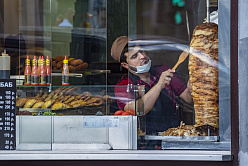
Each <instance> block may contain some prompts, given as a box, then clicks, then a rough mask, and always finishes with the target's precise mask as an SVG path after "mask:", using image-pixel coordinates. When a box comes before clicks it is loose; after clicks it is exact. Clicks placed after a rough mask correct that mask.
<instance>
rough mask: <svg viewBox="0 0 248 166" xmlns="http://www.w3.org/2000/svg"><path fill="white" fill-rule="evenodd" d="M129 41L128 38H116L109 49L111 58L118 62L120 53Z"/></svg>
mask: <svg viewBox="0 0 248 166" xmlns="http://www.w3.org/2000/svg"><path fill="white" fill-rule="evenodd" d="M130 40H131V39H130V38H129V37H128V36H120V37H118V38H117V39H116V40H115V41H114V43H113V45H112V48H111V56H112V57H113V58H114V59H115V60H117V61H118V62H120V57H121V52H122V50H123V49H124V47H125V46H126V44H127V43H128V41H130Z"/></svg>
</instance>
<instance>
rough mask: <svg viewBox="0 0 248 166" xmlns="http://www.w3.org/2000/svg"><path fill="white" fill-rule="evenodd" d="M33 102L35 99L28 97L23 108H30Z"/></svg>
mask: <svg viewBox="0 0 248 166" xmlns="http://www.w3.org/2000/svg"><path fill="white" fill-rule="evenodd" d="M35 102H36V100H35V99H28V100H27V102H26V103H25V105H24V107H23V108H31V107H32V106H33V105H34V103H35Z"/></svg>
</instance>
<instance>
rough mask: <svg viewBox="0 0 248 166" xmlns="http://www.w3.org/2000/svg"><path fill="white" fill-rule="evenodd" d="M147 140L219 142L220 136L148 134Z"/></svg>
mask: <svg viewBox="0 0 248 166" xmlns="http://www.w3.org/2000/svg"><path fill="white" fill-rule="evenodd" d="M145 140H153V141H165V142H167V141H168V142H171V141H173V142H174V141H176V142H179V141H180V142H219V140H220V137H219V136H198V137H197V136H156V135H146V136H145Z"/></svg>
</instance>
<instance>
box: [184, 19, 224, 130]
mask: <svg viewBox="0 0 248 166" xmlns="http://www.w3.org/2000/svg"><path fill="white" fill-rule="evenodd" d="M188 67H189V77H190V82H191V89H192V96H193V101H194V108H195V124H196V126H202V125H210V126H213V127H216V128H219V84H218V83H219V80H218V25H217V24H214V23H204V24H201V25H198V26H196V28H195V30H194V32H193V38H192V40H191V43H190V55H189V66H188Z"/></svg>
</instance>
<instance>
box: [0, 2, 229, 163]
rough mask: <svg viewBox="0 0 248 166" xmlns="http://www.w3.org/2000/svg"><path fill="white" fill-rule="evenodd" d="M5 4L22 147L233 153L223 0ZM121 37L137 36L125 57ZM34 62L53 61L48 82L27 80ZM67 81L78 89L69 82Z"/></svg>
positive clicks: (4, 44) (131, 38)
mask: <svg viewBox="0 0 248 166" xmlns="http://www.w3.org/2000/svg"><path fill="white" fill-rule="evenodd" d="M8 5H15V6H16V7H18V9H19V10H18V12H17V11H14V10H9V11H8V9H7V7H8ZM4 6H5V7H4V8H5V15H4V18H5V20H8V19H9V20H16V22H17V23H18V24H17V25H18V26H17V25H16V26H11V25H12V24H13V23H12V22H9V23H8V22H4V27H5V28H4V31H3V32H0V33H2V34H3V35H2V36H3V38H2V40H1V41H0V42H1V43H2V44H1V43H0V44H1V45H0V46H1V47H0V48H1V51H4V50H5V51H6V54H8V55H9V56H10V58H11V65H10V66H11V69H10V71H11V72H10V73H11V75H10V78H11V79H16V80H17V88H16V98H17V99H16V150H48V151H53V150H82V151H84V150H99V151H101V150H104V151H105V150H107V151H110V150H113V151H114V150H131V151H136V150H138V153H140V154H143V153H150V152H149V151H151V150H157V151H156V153H160V152H161V153H164V152H165V151H166V150H196V153H197V150H203V151H204V150H207V151H210V150H211V151H223V152H228V155H229V154H230V153H229V152H230V150H231V110H230V103H231V101H230V95H231V94H230V52H229V49H230V36H229V33H230V26H229V20H230V19H229V16H228V15H225V14H223V13H224V12H223V11H224V10H225V12H227V13H228V14H230V8H226V6H225V5H223V1H222V0H219V1H215V0H209V1H208V0H207V1H206V0H178V1H174V0H168V1H167V0H166V1H165V0H157V1H152V0H129V1H118V0H116V1H109V0H33V1H28V0H19V1H16V3H15V4H10V2H7V1H4ZM31 9H32V10H31ZM7 11H8V12H7ZM6 13H10V14H6ZM7 27H10V28H7ZM120 36H128V37H129V38H128V39H127V40H128V41H127V43H126V46H125V47H126V48H124V47H123V48H122V49H121V50H124V49H126V52H125V51H124V52H122V51H121V52H122V54H121V55H120V56H123V57H121V58H122V59H121V60H116V59H115V58H114V57H113V56H112V45H113V43H114V42H115V40H116V39H117V38H118V37H120ZM65 56H66V57H67V59H66V58H65ZM181 58H183V60H181ZM27 59H28V60H27ZM34 59H37V63H38V65H37V70H38V67H39V64H40V66H42V61H39V60H40V59H41V60H42V59H43V60H45V59H46V60H49V61H47V62H48V63H46V65H45V63H44V64H43V65H44V66H50V67H51V74H50V75H49V76H50V77H51V84H50V85H42V84H40V82H41V79H40V78H41V74H40V72H39V74H38V78H39V79H38V81H39V83H38V85H35V84H32V83H33V82H31V83H29V84H28V85H27V78H29V77H28V76H27V69H26V67H27V62H28V61H29V63H30V66H31V67H33V66H34V64H35V63H32V62H33V60H34ZM135 59H136V61H135ZM65 64H68V68H69V73H67V75H66V76H65V74H64V72H63V71H64V66H65ZM149 65H150V66H149ZM142 66H143V67H144V68H142ZM147 66H149V67H148V68H149V69H148V70H146V69H147V68H145V67H147ZM139 67H141V68H139ZM31 70H32V71H33V69H31ZM144 70H145V71H144ZM144 73H145V74H144ZM32 75H34V74H31V77H30V78H31V79H33V77H32ZM45 75H46V74H45ZM47 75H48V74H47ZM46 78H48V77H47V76H46ZM65 78H66V79H67V78H68V79H69V85H62V81H64V79H65ZM31 81H33V80H31ZM161 87H162V88H161ZM147 150H148V152H147ZM140 151H143V152H140ZM136 152H137V151H136ZM136 152H135V153H136ZM107 153H110V152H107ZM130 153H132V152H130ZM229 156H231V155H229ZM221 160H222V159H221ZM227 160H231V157H229V158H228V159H227Z"/></svg>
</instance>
